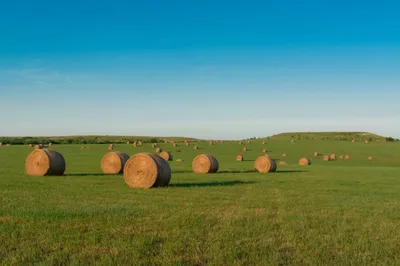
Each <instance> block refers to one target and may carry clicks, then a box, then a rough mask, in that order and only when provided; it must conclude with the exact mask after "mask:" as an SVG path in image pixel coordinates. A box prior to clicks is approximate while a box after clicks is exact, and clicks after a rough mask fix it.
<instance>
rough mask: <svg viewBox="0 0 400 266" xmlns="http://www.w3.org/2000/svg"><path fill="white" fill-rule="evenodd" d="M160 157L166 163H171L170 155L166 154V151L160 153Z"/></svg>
mask: <svg viewBox="0 0 400 266" xmlns="http://www.w3.org/2000/svg"><path fill="white" fill-rule="evenodd" d="M160 156H161V157H162V158H163V159H164V160H166V161H172V160H173V157H172V154H171V153H169V152H167V151H163V152H161V153H160Z"/></svg>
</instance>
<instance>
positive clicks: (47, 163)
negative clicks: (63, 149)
mask: <svg viewBox="0 0 400 266" xmlns="http://www.w3.org/2000/svg"><path fill="white" fill-rule="evenodd" d="M25 170H26V173H27V174H28V175H30V176H60V175H63V174H64V172H65V159H64V156H62V154H61V153H59V152H56V151H53V150H48V149H43V150H42V149H35V150H33V151H32V152H31V153H30V154H29V155H28V157H27V158H26V161H25Z"/></svg>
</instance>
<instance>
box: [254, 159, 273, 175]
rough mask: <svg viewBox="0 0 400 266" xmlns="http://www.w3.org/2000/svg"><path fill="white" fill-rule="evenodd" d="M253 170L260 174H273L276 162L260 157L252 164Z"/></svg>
mask: <svg viewBox="0 0 400 266" xmlns="http://www.w3.org/2000/svg"><path fill="white" fill-rule="evenodd" d="M254 169H256V170H257V171H258V172H260V173H271V172H275V171H276V162H275V160H273V159H272V158H271V157H269V156H260V157H258V158H257V159H256V161H255V162H254Z"/></svg>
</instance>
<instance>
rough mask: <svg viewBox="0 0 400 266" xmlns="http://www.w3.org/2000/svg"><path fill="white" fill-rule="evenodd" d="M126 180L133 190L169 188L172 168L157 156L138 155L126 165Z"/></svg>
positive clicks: (148, 154)
mask: <svg viewBox="0 0 400 266" xmlns="http://www.w3.org/2000/svg"><path fill="white" fill-rule="evenodd" d="M124 180H125V182H126V184H127V185H128V186H129V187H132V188H153V187H163V186H168V184H169V182H170V180H171V167H170V166H169V164H168V163H167V161H166V160H164V159H163V158H162V157H161V156H159V155H157V154H150V153H137V154H135V155H133V156H132V157H131V158H129V160H128V161H127V162H126V164H125V167H124Z"/></svg>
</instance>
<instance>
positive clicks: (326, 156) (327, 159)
mask: <svg viewBox="0 0 400 266" xmlns="http://www.w3.org/2000/svg"><path fill="white" fill-rule="evenodd" d="M322 159H323V160H324V161H329V160H330V159H331V158H330V157H329V156H328V155H324V157H323V158H322Z"/></svg>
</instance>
